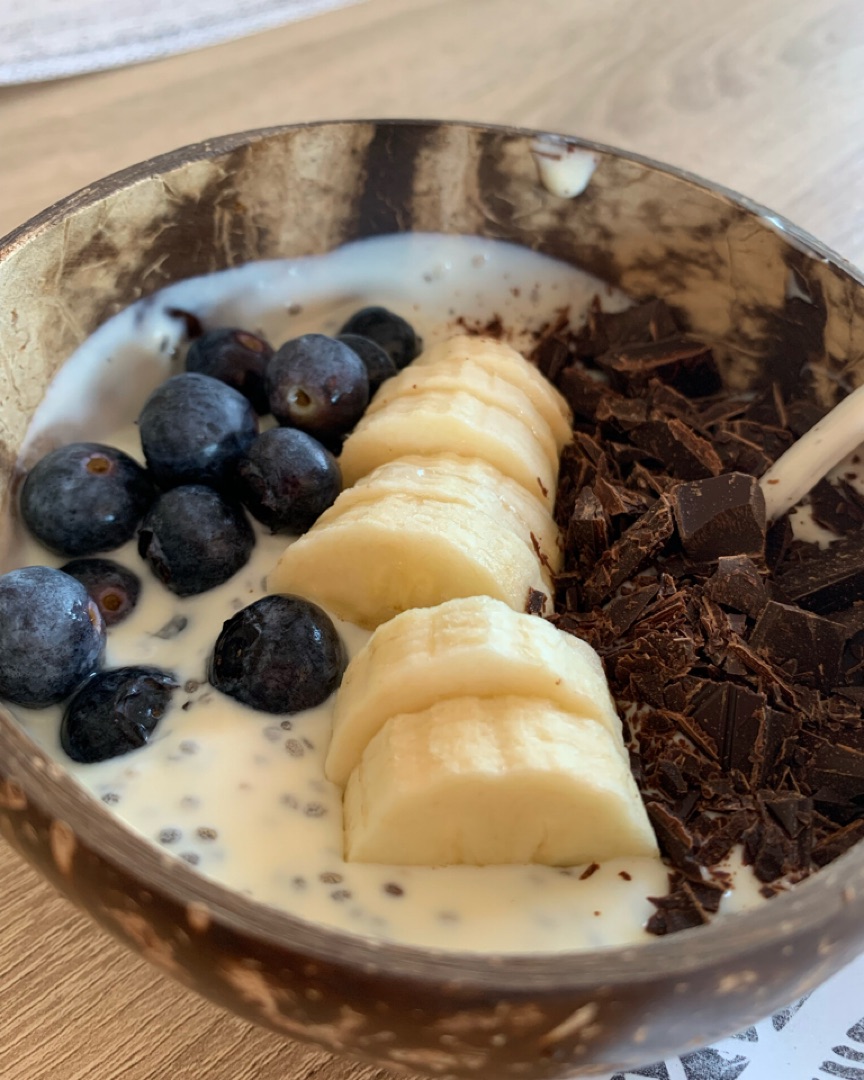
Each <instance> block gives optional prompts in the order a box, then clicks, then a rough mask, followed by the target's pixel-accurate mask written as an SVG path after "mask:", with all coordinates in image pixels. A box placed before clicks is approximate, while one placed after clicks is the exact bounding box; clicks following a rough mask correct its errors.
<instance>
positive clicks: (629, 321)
mask: <svg viewBox="0 0 864 1080" xmlns="http://www.w3.org/2000/svg"><path fill="white" fill-rule="evenodd" d="M594 333H595V335H597V336H598V337H599V336H600V335H601V334H602V336H603V338H604V339H605V340H604V344H603V348H602V349H601V350H600V351H602V352H606V351H607V349H608V348H609V346H611V345H631V344H635V343H642V342H649V341H662V340H663V339H664V338H668V337H672V336H673V335H674V334H677V333H678V326H677V324H676V322H675V317H674V316H673V314H672V312H671V311H670V309H669V305H668V304H666V303H665V302H664V301H663V300H646V301H645V302H644V303H642V304H636V305H635V306H634V307H629V308H625V309H624V311H615V312H609V313H597V314H596V315H595V317H594Z"/></svg>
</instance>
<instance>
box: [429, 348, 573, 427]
mask: <svg viewBox="0 0 864 1080" xmlns="http://www.w3.org/2000/svg"><path fill="white" fill-rule="evenodd" d="M459 361H470V362H471V363H473V364H479V365H480V366H481V367H484V368H485V369H486V370H487V371H489V372H490V373H491V374H493V375H499V376H501V378H504V379H508V380H509V381H510V382H511V383H512V384H513V385H514V386H517V387H518V388H519V389H520V390H522V391H523V392H524V393H525V394H527V395H528V397H529V398H530V399H531V401H532V402H533V404H534V407H535V408H536V409H537V410H538V411H539V412H540V415H541V416H542V417H543V419H544V420H545V421H546V423H547V424H548V425H549V427H550V428H551V429H552V434H553V435H554V437H555V441H556V442H557V443H558V445H559V447H560V446H566V445H567V443H568V442H570V440H571V439H572V438H573V429H572V416H571V414H570V408H569V406H568V405H567V402H566V401H565V400H564V398H563V397H562V396H561V394H560V393H559V392H558V391H557V390H556V389H555V387H554V386H553V385H552V384H551V383H550V382H549V380H548V379H547V378H546V377H545V376H544V375H543V374H542V373H541V372H540V371H538V370H537V368H536V367H535V366H534V365H533V364H531V363H529V362H528V361H527V360H526V359H525V358H524V357H523V356H522V355H521V354H520V353H518V352H517V351H516V350H515V349H514V348H512V347H511V346H510V345H507V344H505V343H504V342H503V341H498V340H496V339H495V338H490V337H479V336H475V335H470V334H458V335H457V336H456V337H451V338H448V339H447V340H446V341H442V342H439V344H437V345H433V346H432V347H431V348H429V349H426V351H425V352H423V353H421V355H420V356H418V357H417V359H416V360H415V361H414V362H413V363H412V365H411V366H412V367H415V368H417V367H430V366H437V365H439V364H446V363H453V362H455V363H458V362H459Z"/></svg>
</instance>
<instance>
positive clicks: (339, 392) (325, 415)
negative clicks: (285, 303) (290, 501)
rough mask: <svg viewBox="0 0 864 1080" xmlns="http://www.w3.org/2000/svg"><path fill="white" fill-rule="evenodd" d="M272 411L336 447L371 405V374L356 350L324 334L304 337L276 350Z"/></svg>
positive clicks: (272, 368) (271, 373)
mask: <svg viewBox="0 0 864 1080" xmlns="http://www.w3.org/2000/svg"><path fill="white" fill-rule="evenodd" d="M267 382H268V385H269V388H270V411H271V412H272V413H273V415H274V416H275V417H276V419H277V420H278V421H279V423H280V424H285V425H286V426H288V427H296V428H299V429H300V430H301V431H305V432H307V433H308V434H309V435H314V436H315V438H316V439H320V440H321V441H322V442H328V443H331V444H332V443H333V442H335V441H337V440H338V439H339V438H341V436H342V435H345V434H346V433H347V432H349V431H350V430H351V428H353V427H354V425H355V424H356V423H357V421H358V420H359V419H360V417H361V416H362V415H363V410H364V409H365V408H366V406H367V404H368V403H369V376H368V375H367V374H366V368H365V366H364V364H363V361H362V360H361V359H360V357H359V356H358V355H357V353H355V352H354V351H353V350H352V349H349V348H348V346H347V345H345V344H343V343H342V342H341V341H337V340H336V339H335V338H331V337H327V336H326V335H324V334H304V335H303V337H299V338H293V339H292V340H291V341H286V342H285V344H284V345H283V346H282V347H281V348H280V349H278V350H277V352H276V354H275V356H274V357H273V359H272V360H271V361H270V366H269V367H268V369H267Z"/></svg>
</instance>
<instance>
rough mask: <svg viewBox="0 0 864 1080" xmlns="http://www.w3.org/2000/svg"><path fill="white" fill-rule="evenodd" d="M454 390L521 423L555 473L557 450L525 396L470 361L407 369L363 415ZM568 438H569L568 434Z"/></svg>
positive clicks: (388, 383) (385, 386) (383, 388)
mask: <svg viewBox="0 0 864 1080" xmlns="http://www.w3.org/2000/svg"><path fill="white" fill-rule="evenodd" d="M457 390H459V391H465V392H466V393H468V394H471V395H473V397H475V398H477V400H478V401H482V402H483V403H484V404H486V405H494V406H495V407H496V408H499V409H503V410H504V411H505V412H508V413H510V415H511V416H514V417H516V419H517V420H521V421H522V423H523V424H525V426H526V427H527V428H528V429H529V430H530V432H531V434H532V435H533V436H534V438H535V439H536V440H537V441H538V443H539V444H540V446H541V447H542V448H543V452H544V453H545V454H546V456H547V457H548V458H549V462H550V463H551V465H552V466H553V468H556V469H557V467H558V455H559V454H560V452H561V446H559V445H558V442H557V441H556V439H555V437H554V436H553V434H552V429H551V428H550V426H549V424H548V423H547V421H546V420H545V419H544V418H543V416H542V415H541V413H540V412H539V410H538V409H537V407H536V406H535V405H534V403H533V402H532V401H531V399H530V398H529V397H528V395H527V394H526V393H525V392H524V391H523V390H521V389H520V388H519V387H517V386H514V385H513V383H512V382H510V381H508V380H507V379H506V378H503V377H502V376H501V375H496V374H493V373H492V372H491V371H488V370H487V369H486V368H484V367H483V366H482V365H480V364H476V363H474V361H473V360H460V359H448V360H441V361H439V362H438V363H437V364H427V365H425V366H423V367H415V366H414V365H413V364H411V365H409V366H408V367H407V368H405V369H404V370H403V371H401V372H400V373H399V374H398V375H396V376H395V377H394V378H392V379H388V380H387V381H386V382H385V383H383V384H382V386H381V388H380V389H379V390H378V392H377V393H376V394H375V396H374V398H373V399H372V400H371V401H370V402H369V405H368V407H367V409H366V415H367V416H371V415H373V414H374V413H376V412H380V410H381V409H383V408H386V407H387V406H388V405H389V404H390V403H391V402H392V401H394V400H395V399H396V398H404V397H410V396H411V395H413V394H424V393H441V394H452V393H454V392H455V391H457ZM568 434H569V435H570V436H571V437H572V432H569V433H568ZM562 445H563V444H562Z"/></svg>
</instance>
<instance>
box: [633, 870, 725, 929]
mask: <svg viewBox="0 0 864 1080" xmlns="http://www.w3.org/2000/svg"><path fill="white" fill-rule="evenodd" d="M693 884H694V883H692V882H690V881H687V880H686V879H684V878H683V877H681V876H680V875H677V876H676V877H675V878H673V879H672V881H671V882H670V891H669V894H668V895H667V896H660V897H656V896H649V897H648V899H649V900H650V901H651V903H652V904H653V905H654V906H655V907H656V908H657V911H655V913H654V914H653V915H652V916H651V918H650V919H649V920H648V922H647V923H646V925H645V929H646V930H647V931H648V933H649V934H659V935H663V934H674V933H677V932H678V931H679V930H689V929H691V928H692V927H694V926H703V925H704V924H705V923H707V922H708V921H709V918H708V915H709V911H708V909H706V908H705V906H704V905H703V904H702V903H701V902H700V900H699V899H698V897H697V896H696V893H695V891H694V887H693ZM699 885H700V886H705V888H704V889H702V888H700V892H702V894H703V895H707V894H708V893H709V891H710V892H712V893H714V894H717V893H719V894H721V895H722V892H723V890H722V888H720V887H719V886H713V887H712V886H711V885H710V883H708V882H700V883H699ZM713 902H714V900H713V898H712V901H711V903H712V904H713ZM717 904H718V906H719V896H717ZM714 910H716V908H715V909H714Z"/></svg>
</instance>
